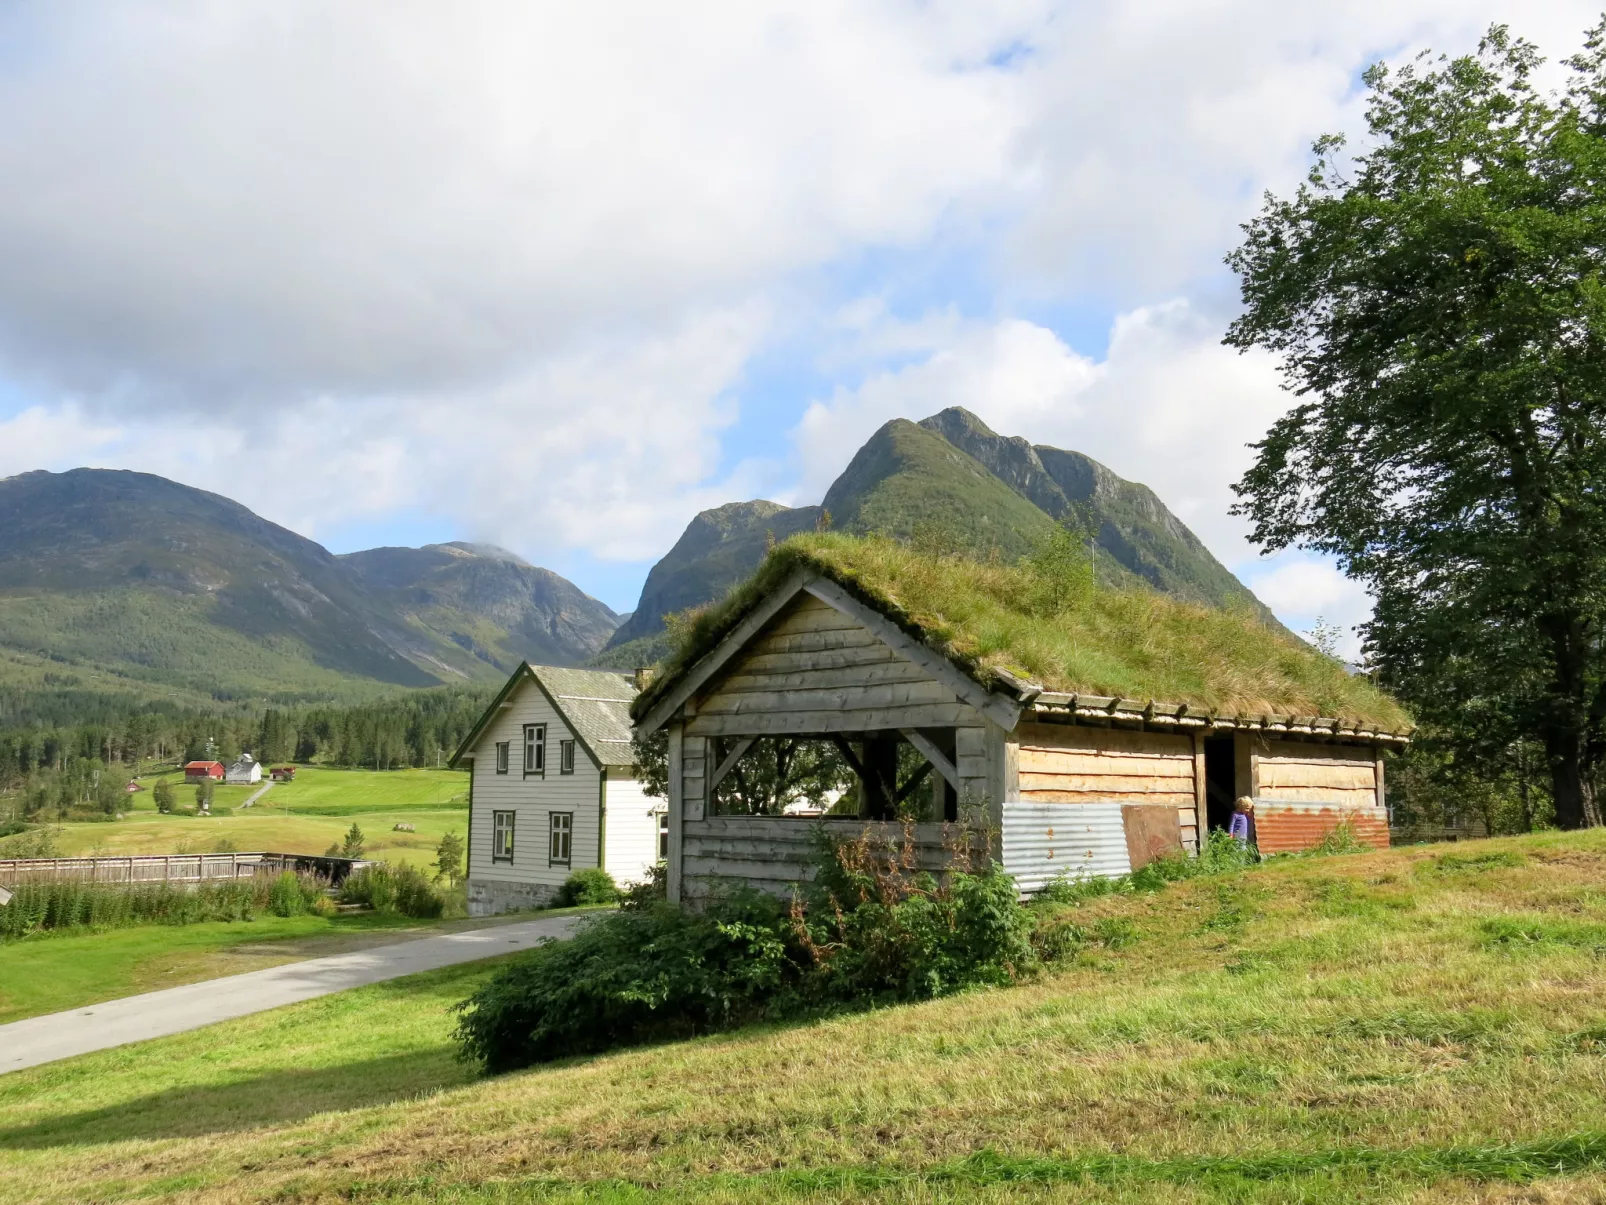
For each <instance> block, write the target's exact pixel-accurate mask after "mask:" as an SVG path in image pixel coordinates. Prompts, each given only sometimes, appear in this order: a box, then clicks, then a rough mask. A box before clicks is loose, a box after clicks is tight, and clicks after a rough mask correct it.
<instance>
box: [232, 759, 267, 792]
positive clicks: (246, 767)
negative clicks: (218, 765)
mask: <svg viewBox="0 0 1606 1205" xmlns="http://www.w3.org/2000/svg"><path fill="white" fill-rule="evenodd" d="M224 781H225V782H228V783H230V784H232V785H234V786H242V787H244V786H250V785H251V784H252V783H254V782H261V781H262V763H261V762H259V761H257V759H256V758H254V757H252V756H251V755H250V754H249V753H242V754H240V760H239V761H237V762H235V763H234V764H233V765H232V766H230V767H229V771H228V774H227V776H226V777H225V778H224Z"/></svg>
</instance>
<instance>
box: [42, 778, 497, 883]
mask: <svg viewBox="0 0 1606 1205" xmlns="http://www.w3.org/2000/svg"><path fill="white" fill-rule="evenodd" d="M159 777H162V776H159V775H147V776H146V777H144V778H142V779H141V780H140V781H141V783H142V784H143V785H144V786H145V788H146V789H145V790H144V791H142V792H140V793H138V794H135V795H131V796H129V797H128V809H129V810H128V812H127V813H126V815H125V816H124V818H123V819H121V820H118V821H115V822H109V823H75V824H66V825H63V826H61V835H60V837H59V839H58V841H57V844H58V845H59V847H60V851H61V853H62V854H64V855H84V854H101V855H115V854H142V853H150V854H161V853H204V852H208V851H210V850H213V849H217V848H220V847H226V846H229V845H232V847H233V848H234V849H237V850H274V851H278V852H282V853H308V854H321V853H323V852H324V851H325V850H327V849H328V848H329V847H330V846H331V845H338V844H339V843H340V841H341V839H342V838H343V837H344V836H345V833H346V830H347V829H348V828H350V827H351V825H352V823H353V822H355V823H356V824H357V825H358V826H359V827H360V828H361V829H362V831H363V835H364V837H365V838H366V847H365V852H366V853H367V854H369V855H370V856H373V857H380V858H385V859H388V860H390V861H393V862H410V863H413V864H414V865H418V866H424V865H427V864H429V863H430V862H432V861H433V860H434V857H435V847H436V846H437V845H439V844H440V839H441V837H442V836H444V835H445V834H446V833H447V832H449V831H454V830H455V831H456V832H457V833H459V834H461V835H463V836H465V837H466V836H467V832H468V776H467V775H465V774H462V773H459V772H458V771H455V770H383V771H374V770H341V769H331V768H327V767H321V766H308V767H303V768H301V769H299V770H298V771H297V773H296V778H295V781H293V782H287V783H276V784H275V785H274V786H273V789H272V790H270V791H268V792H267V794H265V795H262V796H261V797H260V798H259V799H258V800H257V802H256V803H255V804H254V805H253V806H252V807H249V808H245V809H243V810H238V809H240V805H241V804H243V803H244V802H245V801H246V800H247V799H248V798H250V797H251V796H252V795H254V794H255V793H256V792H257V790H258V789H259V788H258V787H236V786H220V787H217V788H215V794H214V796H213V805H214V806H215V807H227V808H231V809H236V810H234V811H231V813H230V814H229V815H226V816H225V815H218V816H191V815H183V814H180V813H175V814H173V815H168V816H164V815H162V814H160V813H158V812H157V811H156V804H155V802H154V800H153V799H152V797H151V796H152V789H153V788H154V786H155V783H156V781H157V779H158V778H159ZM166 777H168V778H169V781H173V782H174V783H175V791H176V793H177V802H178V804H179V805H180V806H181V807H192V806H193V805H194V801H195V788H194V787H193V786H185V785H184V784H183V781H182V777H181V776H178V775H167V776H166ZM397 824H411V825H413V827H414V829H415V831H414V832H411V833H407V832H396V831H395V826H396V825H397Z"/></svg>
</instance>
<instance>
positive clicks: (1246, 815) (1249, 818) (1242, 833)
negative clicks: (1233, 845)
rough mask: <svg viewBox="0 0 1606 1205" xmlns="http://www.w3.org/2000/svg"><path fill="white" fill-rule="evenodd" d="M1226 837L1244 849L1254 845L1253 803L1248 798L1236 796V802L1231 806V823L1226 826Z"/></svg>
mask: <svg viewBox="0 0 1606 1205" xmlns="http://www.w3.org/2000/svg"><path fill="white" fill-rule="evenodd" d="M1227 835H1228V836H1229V837H1231V838H1232V839H1233V840H1234V841H1236V842H1238V844H1239V845H1242V846H1245V847H1247V846H1251V845H1253V844H1254V843H1255V801H1254V800H1253V799H1251V798H1249V796H1247V795H1240V796H1238V802H1237V803H1235V804H1233V805H1232V823H1231V824H1229V825H1228V826H1227Z"/></svg>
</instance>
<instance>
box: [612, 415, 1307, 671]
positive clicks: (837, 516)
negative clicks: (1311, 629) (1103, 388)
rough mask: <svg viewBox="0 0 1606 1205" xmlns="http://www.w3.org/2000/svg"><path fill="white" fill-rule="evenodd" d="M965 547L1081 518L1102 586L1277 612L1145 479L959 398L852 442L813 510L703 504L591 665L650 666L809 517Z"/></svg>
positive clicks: (1023, 539)
mask: <svg viewBox="0 0 1606 1205" xmlns="http://www.w3.org/2000/svg"><path fill="white" fill-rule="evenodd" d="M822 511H824V512H826V513H827V514H828V515H829V517H830V523H831V526H833V527H836V528H840V529H843V530H847V531H874V532H881V533H883V534H886V535H890V536H893V537H895V538H897V539H903V540H913V541H915V542H921V541H926V540H929V541H936V542H939V543H941V544H943V545H948V546H952V545H956V544H957V545H960V546H963V547H965V548H967V549H969V550H970V551H972V552H975V553H980V554H990V553H991V552H992V550H994V549H996V550H997V553H998V555H1000V556H1003V557H1006V558H1009V559H1014V558H1016V557H1020V556H1023V555H1026V554H1027V553H1030V552H1031V551H1032V550H1033V549H1034V548H1035V547H1036V546H1037V545H1038V544H1039V543H1040V542H1041V541H1042V539H1043V538H1044V537H1045V536H1046V535H1047V534H1048V532H1049V531H1050V530H1051V529H1052V527H1053V525H1054V523H1055V522H1056V521H1058V520H1060V519H1063V518H1065V517H1067V516H1069V515H1071V514H1072V513H1073V512H1077V513H1079V514H1080V515H1081V516H1083V517H1085V518H1086V519H1088V520H1091V522H1092V523H1093V525H1094V527H1095V528H1096V531H1097V536H1096V540H1097V545H1096V548H1097V553H1098V556H1097V562H1096V563H1097V568H1098V574H1099V577H1100V579H1101V580H1103V581H1106V582H1111V583H1114V584H1122V585H1131V584H1135V583H1138V582H1142V583H1145V584H1147V585H1149V586H1152V587H1153V588H1154V589H1157V590H1161V591H1164V592H1165V593H1167V594H1173V595H1176V596H1178V597H1182V598H1187V599H1191V600H1193V601H1197V602H1203V603H1208V604H1210V605H1212V606H1247V607H1250V608H1251V609H1253V610H1254V611H1255V612H1257V613H1258V614H1259V615H1261V616H1262V618H1264V619H1265V620H1267V621H1268V622H1270V623H1274V624H1275V623H1276V622H1277V621H1276V619H1275V618H1274V617H1273V616H1272V614H1271V612H1270V610H1268V609H1267V608H1266V606H1265V605H1264V604H1263V603H1261V602H1260V600H1259V599H1257V598H1256V597H1255V596H1254V595H1253V594H1252V593H1250V591H1249V590H1248V588H1246V587H1245V586H1244V585H1243V583H1242V582H1240V581H1239V580H1238V579H1237V578H1235V577H1234V576H1233V575H1232V574H1231V573H1230V572H1229V571H1228V570H1227V568H1226V567H1225V566H1224V565H1222V564H1221V562H1220V561H1218V560H1216V558H1215V557H1213V556H1212V555H1211V554H1210V552H1209V550H1208V549H1207V548H1205V546H1204V544H1203V543H1201V542H1200V540H1199V538H1198V537H1197V536H1196V535H1194V534H1193V532H1192V531H1190V530H1189V529H1188V527H1187V525H1186V524H1185V523H1183V522H1182V520H1180V519H1178V518H1177V517H1176V516H1175V515H1173V514H1172V513H1171V512H1170V511H1169V510H1167V509H1166V506H1165V504H1164V503H1163V502H1161V501H1160V499H1159V498H1158V497H1157V496H1156V495H1155V493H1154V491H1153V490H1151V489H1149V487H1148V486H1145V485H1139V484H1138V483H1136V482H1132V481H1126V480H1124V479H1122V478H1121V477H1118V476H1116V474H1114V473H1113V472H1111V471H1110V470H1109V469H1107V468H1106V467H1105V466H1104V465H1102V464H1100V463H1099V462H1098V461H1096V460H1094V459H1092V458H1091V457H1089V456H1084V455H1083V454H1082V453H1080V452H1072V451H1066V450H1064V449H1062V448H1054V447H1049V446H1047V445H1043V444H1032V443H1030V442H1029V441H1027V440H1025V439H1022V438H1020V437H1018V436H1014V437H1010V436H1003V435H998V434H997V433H995V432H993V431H991V430H989V429H988V427H987V425H986V424H985V423H983V422H982V421H981V419H979V418H977V417H976V416H975V415H974V414H972V413H970V411H968V410H965V409H963V408H961V407H958V406H953V407H950V408H948V409H947V410H944V411H942V412H941V413H938V414H934V415H932V416H931V417H930V418H926V419H922V420H921V421H920V422H918V423H913V422H909V421H908V420H906V419H894V420H892V421H891V422H889V423H887V424H885V425H884V426H883V427H881V429H880V430H878V431H877V432H876V433H875V434H874V435H872V436H871V437H870V439H869V440H868V441H867V442H866V443H865V445H864V446H863V447H862V448H860V449H859V450H858V452H856V453H855V454H854V456H853V459H852V460H851V461H849V462H848V467H847V468H846V469H844V470H843V471H842V474H841V476H839V477H838V478H837V479H836V480H835V481H834V482H832V484H831V487H830V488H829V489H828V490H826V493H825V498H824V499H823V500H822V502H821V505H820V506H819V507H812V506H806V507H797V508H787V507H783V506H778V505H777V504H775V503H773V502H762V501H759V502H733V503H729V504H727V505H725V506H722V507H719V508H718V509H716V510H710V511H704V512H703V513H702V514H700V515H698V516H697V517H696V518H695V519H693V520H692V522H691V526H689V527H688V528H687V529H686V532H685V534H684V535H682V536H681V538H680V540H679V541H678V542H677V543H676V544H675V546H674V548H672V549H671V550H670V551H669V553H668V555H666V556H665V557H664V558H663V560H661V561H659V562H658V563H657V564H656V565H654V566H653V568H652V572H651V573H649V574H648V575H647V584H646V586H645V588H644V589H643V590H642V593H641V601H640V603H639V604H638V605H637V607H636V610H635V612H634V613H633V614H632V615H631V617H630V620H629V622H627V623H625V624H623V625H621V626H620V628H619V630H618V631H617V632H615V633H614V636H613V639H612V641H610V643H609V645H608V648H607V649H606V650H604V651H603V652H602V653H601V654H600V655H599V657H598V658H596V659H594V662H595V663H597V664H604V663H605V664H609V665H624V664H625V663H626V662H634V663H636V664H646V663H647V662H650V661H652V660H654V659H656V657H657V656H659V655H660V654H661V653H662V651H663V648H664V637H663V617H664V616H665V615H667V614H673V613H674V612H676V611H680V610H684V609H685V608H687V607H692V606H697V605H700V604H702V603H706V602H710V601H712V600H714V599H717V598H720V597H722V596H723V595H724V593H725V592H726V591H727V590H729V589H730V587H731V586H733V585H735V584H736V583H738V582H740V581H741V580H742V579H743V578H745V577H746V576H747V575H748V574H750V573H751V572H752V571H753V570H754V569H755V568H756V567H757V566H758V563H759V561H760V560H761V559H762V558H763V555H764V550H765V548H766V547H767V545H768V539H769V534H770V533H773V535H774V538H775V539H776V540H781V539H784V538H785V537H786V536H787V535H789V534H791V533H792V532H795V531H802V530H805V529H807V528H809V527H812V526H814V525H815V523H816V522H818V521H819V520H820V519H821V517H822V515H821V512H822Z"/></svg>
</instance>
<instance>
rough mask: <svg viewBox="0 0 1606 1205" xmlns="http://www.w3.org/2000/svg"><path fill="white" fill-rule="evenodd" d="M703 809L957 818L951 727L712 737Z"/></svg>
mask: <svg viewBox="0 0 1606 1205" xmlns="http://www.w3.org/2000/svg"><path fill="white" fill-rule="evenodd" d="M711 752H712V754H713V759H714V767H715V769H714V772H713V779H712V784H711V785H712V797H711V801H710V802H711V807H710V814H712V815H716V816H733V815H746V816H764V815H769V816H779V815H790V816H810V815H819V814H821V813H824V814H826V815H830V816H843V817H847V816H852V817H857V818H859V819H862V820H897V819H900V818H902V817H905V816H907V817H908V818H910V819H914V820H917V821H942V820H957V819H958V818H959V794H958V792H957V791H956V790H955V789H954V786H953V784H952V782H951V781H950V776H951V775H953V774H954V773H955V772H954V769H953V767H954V761H955V737H954V731H953V729H951V728H950V729H922V730H915V729H907V730H905V729H894V730H890V731H885V732H856V733H851V734H846V735H842V734H835V733H832V734H829V735H826V736H823V737H814V738H809V737H790V736H779V737H777V736H751V737H726V738H719V737H715V738H713V741H712V750H711Z"/></svg>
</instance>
